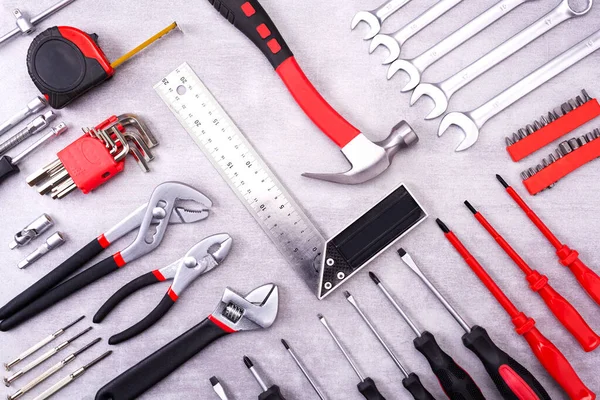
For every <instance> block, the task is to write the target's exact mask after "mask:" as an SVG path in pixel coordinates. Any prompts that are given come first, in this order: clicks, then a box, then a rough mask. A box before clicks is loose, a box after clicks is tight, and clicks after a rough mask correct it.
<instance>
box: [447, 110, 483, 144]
mask: <svg viewBox="0 0 600 400" xmlns="http://www.w3.org/2000/svg"><path fill="white" fill-rule="evenodd" d="M452 125H456V126H457V127H459V128H460V129H462V131H463V133H464V135H465V138H464V139H463V141H462V142H460V144H459V145H458V147H457V148H456V151H464V150H467V149H468V148H470V147H471V146H473V145H474V144H475V143H476V142H477V139H479V129H480V128H481V127H480V126H478V125H477V123H476V122H475V120H474V119H473V117H471V115H470V113H461V112H451V113H450V114H446V116H445V117H444V118H443V119H442V122H440V127H439V130H438V136H442V135H443V134H444V133H445V132H446V131H447V130H448V128H449V127H450V126H452Z"/></svg>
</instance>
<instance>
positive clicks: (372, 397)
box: [317, 314, 385, 400]
mask: <svg viewBox="0 0 600 400" xmlns="http://www.w3.org/2000/svg"><path fill="white" fill-rule="evenodd" d="M317 316H318V317H319V321H321V323H322V324H323V326H324V327H325V329H327V332H329V335H330V336H331V338H332V339H333V341H334V342H335V344H336V345H337V347H338V348H339V349H340V351H341V352H342V354H344V357H346V360H348V363H349V364H350V366H351V367H352V369H353V370H354V372H355V373H356V375H357V376H358V378H359V379H360V383H359V384H358V385H357V387H358V391H359V392H360V394H362V395H363V396H364V398H365V399H367V400H385V397H383V395H382V394H381V393H380V392H379V390H378V389H377V386H376V385H375V381H374V380H373V379H371V378H365V377H364V375H363V373H362V372H361V371H360V369H358V366H357V365H356V363H355V362H354V360H352V357H350V354H348V352H347V351H346V349H345V348H344V346H343V345H342V343H341V342H340V341H339V339H338V338H337V336H336V334H335V333H333V331H332V330H331V328H330V327H329V324H328V323H327V320H326V319H325V317H324V316H323V315H322V314H318V315H317Z"/></svg>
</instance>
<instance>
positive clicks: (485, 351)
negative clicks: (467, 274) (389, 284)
mask: <svg viewBox="0 0 600 400" xmlns="http://www.w3.org/2000/svg"><path fill="white" fill-rule="evenodd" d="M398 254H399V255H400V258H401V259H402V261H403V262H404V264H406V265H407V266H408V267H409V268H410V269H411V270H412V271H413V272H414V273H415V274H416V275H417V276H418V277H419V278H420V279H421V281H423V283H425V286H427V287H428V288H429V290H430V291H431V292H432V293H433V294H434V295H435V297H437V299H438V300H439V301H440V303H442V305H443V306H444V307H445V308H446V310H448V312H449V313H450V314H451V315H452V317H453V318H454V319H455V320H456V322H458V324H459V325H460V326H461V328H463V329H464V331H465V332H466V333H465V334H464V335H463V336H462V342H463V344H464V346H465V347H466V348H467V349H469V350H471V351H472V352H473V353H474V354H475V355H476V356H477V358H479V360H480V361H481V363H482V364H483V366H484V367H485V370H486V371H487V373H488V375H489V376H490V378H492V381H493V382H494V384H495V385H496V387H497V388H498V391H499V392H500V393H501V394H502V397H503V398H504V399H505V400H550V396H549V395H548V393H547V392H546V390H545V389H544V387H543V386H542V384H541V383H540V382H538V380H537V379H535V377H534V376H533V375H532V374H531V372H529V371H528V370H527V369H526V368H525V367H524V366H522V365H521V364H519V363H518V362H517V361H515V360H514V359H513V358H512V357H511V356H509V355H508V354H506V353H505V352H504V351H502V350H501V349H500V348H499V347H498V346H496V344H495V343H494V341H493V340H492V338H490V336H489V335H488V333H487V331H486V330H485V329H484V328H482V327H481V326H478V325H474V326H470V325H469V324H467V322H466V321H465V320H464V319H463V318H462V317H461V316H460V314H459V313H458V311H456V309H454V307H452V305H450V303H449V302H448V300H446V298H445V297H444V296H443V295H442V294H441V293H440V291H439V290H437V288H436V287H435V286H434V285H433V283H431V281H430V280H429V279H428V278H427V277H426V276H425V274H424V273H423V271H421V269H420V268H419V267H418V266H417V264H416V263H415V262H414V260H413V259H412V257H411V256H410V254H408V253H407V252H406V251H405V250H404V249H399V250H398Z"/></svg>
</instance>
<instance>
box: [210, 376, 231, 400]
mask: <svg viewBox="0 0 600 400" xmlns="http://www.w3.org/2000/svg"><path fill="white" fill-rule="evenodd" d="M210 384H211V385H212V387H213V390H214V391H215V393H216V394H217V396H219V399H221V400H229V397H227V393H225V389H224V388H223V385H221V382H219V380H218V379H217V377H216V376H213V377H212V378H210Z"/></svg>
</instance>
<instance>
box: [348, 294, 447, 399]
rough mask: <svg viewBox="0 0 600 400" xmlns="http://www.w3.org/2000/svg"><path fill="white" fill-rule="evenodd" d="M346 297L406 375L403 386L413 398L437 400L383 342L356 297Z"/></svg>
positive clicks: (349, 295)
mask: <svg viewBox="0 0 600 400" xmlns="http://www.w3.org/2000/svg"><path fill="white" fill-rule="evenodd" d="M344 295H345V296H346V300H348V302H349V303H350V304H352V306H353V307H354V309H355V310H356V311H357V312H358V315H360V317H361V318H362V319H363V321H365V323H366V324H367V326H368V327H369V329H370V330H371V332H373V334H374V335H375V337H376V338H377V340H378V341H379V343H381V345H382V346H383V348H384V349H385V351H386V352H387V353H388V354H389V356H390V357H391V358H392V360H393V361H394V364H396V366H397V367H398V369H399V370H400V372H402V375H404V379H403V380H402V385H404V387H405V388H406V390H408V391H409V392H410V394H412V396H413V398H414V399H415V400H435V398H434V397H433V396H432V395H431V393H429V391H428V390H427V389H425V387H424V386H423V384H422V383H421V380H420V379H419V376H418V375H417V374H415V373H414V372H410V373H409V372H408V371H407V370H406V368H404V366H403V365H402V363H401V362H400V360H399V359H398V357H396V355H395V354H394V352H393V351H392V349H391V348H390V346H388V344H387V343H386V342H385V340H383V337H381V335H380V334H379V332H378V331H377V329H375V326H373V324H372V323H371V321H370V320H369V318H368V317H367V316H366V315H365V313H364V312H363V311H362V310H361V308H360V307H359V306H358V303H357V302H356V300H355V299H354V297H353V296H352V295H351V294H350V292H348V291H346V292H344Z"/></svg>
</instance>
